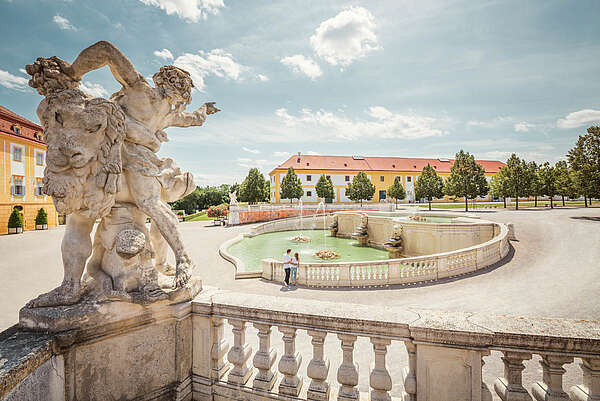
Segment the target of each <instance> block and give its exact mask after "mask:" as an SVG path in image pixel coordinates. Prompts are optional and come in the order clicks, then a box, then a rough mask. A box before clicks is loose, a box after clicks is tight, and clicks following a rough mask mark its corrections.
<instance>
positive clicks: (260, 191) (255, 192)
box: [238, 168, 265, 203]
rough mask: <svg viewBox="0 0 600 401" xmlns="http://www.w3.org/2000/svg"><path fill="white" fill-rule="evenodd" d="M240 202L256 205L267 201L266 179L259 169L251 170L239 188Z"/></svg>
mask: <svg viewBox="0 0 600 401" xmlns="http://www.w3.org/2000/svg"><path fill="white" fill-rule="evenodd" d="M238 192H239V198H238V199H239V200H240V202H248V203H256V202H262V201H264V199H265V177H264V176H263V175H262V173H261V172H260V171H258V169H257V168H251V169H250V171H248V175H247V176H246V178H245V179H244V181H243V182H242V184H241V185H240V188H239V191H238Z"/></svg>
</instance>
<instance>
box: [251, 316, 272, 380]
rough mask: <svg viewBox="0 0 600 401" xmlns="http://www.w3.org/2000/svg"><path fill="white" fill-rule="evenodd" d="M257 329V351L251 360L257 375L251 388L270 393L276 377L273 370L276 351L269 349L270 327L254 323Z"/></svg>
mask: <svg viewBox="0 0 600 401" xmlns="http://www.w3.org/2000/svg"><path fill="white" fill-rule="evenodd" d="M254 327H255V328H257V329H258V351H256V354H254V359H253V360H252V362H253V364H254V367H255V368H257V369H258V374H257V375H256V377H255V378H254V383H253V387H254V388H256V389H259V390H264V391H270V390H271V389H272V388H273V385H274V384H275V380H276V379H277V377H276V376H275V374H274V372H273V370H272V369H271V368H272V367H273V364H274V363H275V359H276V358H277V351H276V350H275V349H274V348H271V325H269V324H263V323H254Z"/></svg>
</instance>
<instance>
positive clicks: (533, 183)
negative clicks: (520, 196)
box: [527, 162, 542, 207]
mask: <svg viewBox="0 0 600 401" xmlns="http://www.w3.org/2000/svg"><path fill="white" fill-rule="evenodd" d="M527 175H528V178H529V191H527V192H528V193H529V196H533V207H537V201H538V196H540V195H542V184H541V182H540V176H539V167H538V165H537V164H536V163H535V162H529V163H527Z"/></svg>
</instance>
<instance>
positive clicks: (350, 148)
mask: <svg viewBox="0 0 600 401" xmlns="http://www.w3.org/2000/svg"><path fill="white" fill-rule="evenodd" d="M0 15H2V16H3V18H2V20H3V22H2V24H0V37H1V38H2V40H1V41H0V104H1V105H3V106H5V107H7V108H9V109H11V110H13V111H14V112H16V113H18V114H21V115H23V116H25V117H26V118H29V119H31V120H33V121H35V122H38V121H39V120H38V118H37V116H36V114H35V110H36V108H37V105H38V104H39V102H40V100H41V96H40V95H38V94H37V92H35V91H34V90H33V89H31V88H30V87H28V85H27V81H28V79H29V77H28V76H27V74H26V73H25V71H24V67H25V65H26V64H29V63H32V62H33V61H34V60H35V59H36V58H37V57H50V56H58V57H60V58H62V59H63V60H66V61H68V62H72V61H73V60H74V59H75V58H76V57H77V55H78V54H79V52H80V51H81V50H83V49H84V48H86V47H88V46H90V45H91V44H93V43H95V42H97V41H99V40H108V41H110V42H112V43H114V44H115V45H116V46H117V47H118V48H119V49H121V51H123V53H124V54H125V55H126V56H127V57H129V59H130V60H131V61H132V62H133V64H134V65H135V67H136V68H137V70H138V71H139V72H140V73H142V74H143V75H144V76H145V77H148V79H151V76H152V75H153V74H154V73H155V72H157V71H158V70H159V69H160V67H161V66H163V65H170V64H174V65H176V66H179V67H181V68H184V69H186V70H187V71H189V72H190V74H191V76H192V78H193V80H194V84H195V89H194V91H193V93H192V97H193V101H192V103H191V104H190V105H189V106H188V111H193V110H196V109H197V108H199V107H200V106H201V105H202V104H203V103H204V102H209V101H214V102H216V103H217V107H219V108H220V109H222V111H221V112H220V113H218V114H216V115H212V116H209V117H208V119H207V121H206V123H205V124H204V125H203V126H201V127H193V128H169V129H167V133H168V136H169V138H170V140H169V142H168V143H165V144H163V145H162V148H161V150H160V153H159V155H160V156H161V157H171V158H173V159H175V160H176V161H177V163H178V164H179V166H180V167H181V168H182V169H183V170H185V171H191V172H192V173H194V176H195V177H196V183H197V184H198V185H201V186H204V185H218V184H222V183H227V184H231V183H233V182H241V181H242V180H243V177H244V176H245V175H246V174H247V172H248V169H249V168H251V167H258V168H259V169H260V170H261V171H262V172H263V173H264V174H265V175H266V174H268V173H269V171H271V170H272V169H273V168H275V167H276V166H277V165H278V164H280V163H283V162H284V161H285V160H286V159H287V158H288V157H289V155H291V154H295V153H297V152H301V153H303V154H323V155H363V156H397V157H433V158H438V157H453V155H454V154H455V153H456V152H458V151H459V150H460V149H464V150H465V151H468V152H470V153H472V154H474V155H475V157H476V158H478V159H489V160H502V161H506V159H507V158H508V156H510V154H511V153H513V152H514V153H517V154H518V155H519V156H520V157H524V158H526V159H527V160H535V161H538V162H543V161H550V162H555V161H557V160H560V159H564V158H565V154H566V153H567V151H568V150H569V149H570V148H571V147H572V146H573V145H574V143H575V141H576V139H577V136H578V135H581V134H583V133H585V130H586V128H587V127H588V126H590V125H593V124H597V123H599V122H600V80H599V79H598V76H599V74H600V40H599V39H598V38H600V24H598V21H597V17H598V16H599V15H600V2H598V1H594V0H590V1H585V0H579V1H563V0H560V1H558V0H543V1H542V0H540V1H526V2H525V1H521V0H518V1H510V0H505V1H485V0H478V1H472V0H467V1H461V0H455V1H452V0H447V1H437V0H418V1H417V0H415V1H408V0H406V1H405V0H392V1H384V0H381V1H330V0H329V1H322V0H319V1H312V0H298V1H291V0H289V1H288V0H278V1H272V0H253V1H243V0H236V1H234V0H102V1H97V0H39V1H34V0H0ZM81 88H82V90H84V91H85V92H87V93H89V94H91V95H93V96H101V97H106V98H108V97H109V96H110V95H111V94H112V93H114V92H116V91H118V90H119V88H120V85H119V84H118V83H117V82H116V81H115V79H114V78H113V77H112V75H111V74H110V71H109V70H108V68H106V67H105V68H103V69H101V70H98V71H94V72H91V73H89V74H87V75H86V76H85V77H84V78H83V82H82V87H81Z"/></svg>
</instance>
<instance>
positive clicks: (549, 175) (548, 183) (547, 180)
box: [537, 162, 556, 209]
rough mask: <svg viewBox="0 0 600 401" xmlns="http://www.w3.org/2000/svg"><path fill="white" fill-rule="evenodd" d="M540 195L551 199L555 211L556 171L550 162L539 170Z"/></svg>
mask: <svg viewBox="0 0 600 401" xmlns="http://www.w3.org/2000/svg"><path fill="white" fill-rule="evenodd" d="M537 177H538V180H537V181H538V184H539V188H540V194H541V195H544V196H549V197H550V208H551V209H554V203H553V200H552V198H553V197H554V195H556V171H554V167H552V165H551V164H550V163H548V162H545V163H544V164H542V165H541V166H540V167H539V168H538V170H537Z"/></svg>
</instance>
